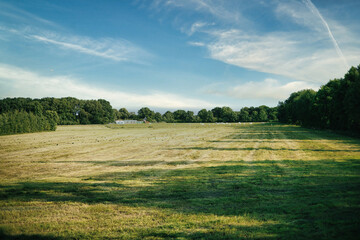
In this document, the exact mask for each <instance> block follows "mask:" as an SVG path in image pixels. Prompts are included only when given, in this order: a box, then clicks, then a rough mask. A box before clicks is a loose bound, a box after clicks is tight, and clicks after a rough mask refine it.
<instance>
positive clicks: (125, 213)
mask: <svg viewBox="0 0 360 240" xmlns="http://www.w3.org/2000/svg"><path fill="white" fill-rule="evenodd" d="M0 238H1V239H13V238H15V239H16V238H18V239H359V238H360V140H359V139H355V138H350V137H344V136H341V135H337V134H333V133H329V132H322V131H315V130H308V129H304V128H300V127H295V126H289V125H278V124H252V125H250V124H242V125H239V124H232V125H231V124H227V125H225V124H224V125H220V124H205V125H200V124H152V125H145V124H144V125H128V126H115V125H112V126H110V127H105V126H100V125H97V126H60V127H58V130H57V131H56V132H43V133H32V134H22V135H12V136H1V137H0Z"/></svg>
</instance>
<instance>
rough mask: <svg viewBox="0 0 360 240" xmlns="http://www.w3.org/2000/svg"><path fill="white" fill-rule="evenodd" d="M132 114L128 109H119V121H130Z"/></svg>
mask: <svg viewBox="0 0 360 240" xmlns="http://www.w3.org/2000/svg"><path fill="white" fill-rule="evenodd" d="M129 116H130V113H129V112H128V110H127V109H126V108H120V109H119V119H123V120H125V119H129Z"/></svg>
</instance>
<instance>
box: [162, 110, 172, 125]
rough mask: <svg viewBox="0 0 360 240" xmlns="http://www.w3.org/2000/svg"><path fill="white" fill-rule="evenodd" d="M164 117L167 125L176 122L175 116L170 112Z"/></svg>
mask: <svg viewBox="0 0 360 240" xmlns="http://www.w3.org/2000/svg"><path fill="white" fill-rule="evenodd" d="M162 117H163V120H164V121H165V122H167V123H173V122H174V121H175V119H174V114H173V113H172V112H170V111H167V112H166V113H164V114H163V116H162Z"/></svg>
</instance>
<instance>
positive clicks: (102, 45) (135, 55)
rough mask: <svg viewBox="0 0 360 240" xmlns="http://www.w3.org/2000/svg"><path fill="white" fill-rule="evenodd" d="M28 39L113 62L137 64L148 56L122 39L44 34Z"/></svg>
mask: <svg viewBox="0 0 360 240" xmlns="http://www.w3.org/2000/svg"><path fill="white" fill-rule="evenodd" d="M30 37H31V38H32V39H34V40H37V41H40V42H44V43H47V44H53V45H56V46H59V47H61V48H63V49H68V50H72V51H76V52H80V53H84V54H88V55H92V56H97V57H101V58H107V59H111V60H114V61H129V62H138V61H139V58H140V56H143V57H144V56H146V55H149V54H148V53H146V52H145V51H144V50H142V49H140V48H139V47H137V46H135V45H134V44H132V43H130V42H129V41H126V40H123V39H112V38H104V39H99V40H94V39H90V38H87V37H79V36H71V37H64V36H62V37H60V36H58V35H56V34H46V35H45V36H40V35H30Z"/></svg>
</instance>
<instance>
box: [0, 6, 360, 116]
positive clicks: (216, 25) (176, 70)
mask: <svg viewBox="0 0 360 240" xmlns="http://www.w3.org/2000/svg"><path fill="white" fill-rule="evenodd" d="M358 9H360V1H358V0H341V1H339V0H224V1H221V0H134V1H127V0H121V1H116V0H104V1H100V0H76V1H74V0H48V1H46V0H31V1H28V0H26V1H25V0H17V1H4V0H0V99H2V98H6V97H31V98H42V97H68V96H71V97H76V98H79V99H106V100H108V101H109V102H110V103H111V105H112V106H113V107H114V108H116V109H119V108H122V107H125V108H127V109H128V110H129V111H137V110H138V109H140V108H141V107H149V108H150V109H152V110H155V111H160V112H164V111H166V110H172V111H173V110H178V109H184V110H192V111H197V110H200V109H203V108H206V109H208V110H210V109H212V108H214V107H217V106H219V107H222V106H229V107H231V108H232V109H233V110H235V111H239V110H240V109H241V108H242V107H245V106H247V107H250V106H260V105H267V106H270V107H274V106H276V105H277V104H278V102H279V101H284V100H285V99H287V98H288V97H289V95H290V94H291V93H293V92H296V91H299V90H302V89H314V90H318V89H319V87H320V86H321V85H324V84H326V83H327V82H328V81H329V80H330V79H334V78H341V77H343V76H344V74H345V73H346V72H347V71H348V70H349V68H350V67H351V66H358V65H359V64H360V41H359V39H360V24H359V23H360V15H359V14H358Z"/></svg>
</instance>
